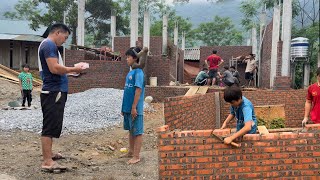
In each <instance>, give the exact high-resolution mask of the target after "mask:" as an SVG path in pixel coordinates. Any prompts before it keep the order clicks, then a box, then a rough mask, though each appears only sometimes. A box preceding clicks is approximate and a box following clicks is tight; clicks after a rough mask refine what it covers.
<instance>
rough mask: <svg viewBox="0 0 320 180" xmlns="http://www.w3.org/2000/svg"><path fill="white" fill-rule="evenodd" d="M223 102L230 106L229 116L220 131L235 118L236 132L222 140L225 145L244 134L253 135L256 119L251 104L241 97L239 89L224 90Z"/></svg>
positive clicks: (234, 87) (232, 87) (255, 128)
mask: <svg viewBox="0 0 320 180" xmlns="http://www.w3.org/2000/svg"><path fill="white" fill-rule="evenodd" d="M224 100H225V101H226V102H228V103H230V104H231V107H230V114H229V115H228V117H227V119H226V120H225V121H224V123H223V125H222V126H221V129H224V128H225V127H226V126H227V124H228V123H229V122H230V121H231V120H232V119H233V118H234V117H236V119H237V132H236V133H235V134H233V135H231V136H230V137H227V138H225V139H224V143H225V144H230V143H231V142H232V141H233V140H235V139H236V138H238V137H241V136H243V135H245V134H255V133H256V131H257V119H256V115H255V113H254V108H253V105H252V103H251V102H250V101H249V100H248V99H247V98H246V97H244V96H242V92H241V89H240V88H239V87H236V86H231V87H228V88H226V89H225V90H224Z"/></svg>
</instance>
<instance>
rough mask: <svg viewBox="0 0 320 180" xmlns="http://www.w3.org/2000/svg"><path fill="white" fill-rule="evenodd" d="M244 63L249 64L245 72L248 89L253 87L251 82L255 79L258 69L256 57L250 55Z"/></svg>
mask: <svg viewBox="0 0 320 180" xmlns="http://www.w3.org/2000/svg"><path fill="white" fill-rule="evenodd" d="M243 62H244V63H247V66H246V70H245V79H246V80H247V87H250V86H251V82H252V81H253V79H254V72H255V69H256V62H257V60H255V55H254V54H249V56H247V57H246V58H245V59H244V60H243Z"/></svg>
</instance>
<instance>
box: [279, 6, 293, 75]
mask: <svg viewBox="0 0 320 180" xmlns="http://www.w3.org/2000/svg"><path fill="white" fill-rule="evenodd" d="M282 24H283V26H282V28H283V31H282V32H283V33H282V34H283V35H282V37H283V38H282V41H283V46H282V68H281V75H282V76H289V75H290V45H291V44H290V43H291V27H292V0H285V1H283V15H282Z"/></svg>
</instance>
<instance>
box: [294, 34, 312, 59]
mask: <svg viewBox="0 0 320 180" xmlns="http://www.w3.org/2000/svg"><path fill="white" fill-rule="evenodd" d="M308 49H309V39H308V38H304V37H297V38H294V39H292V40H291V57H293V58H307V57H308Z"/></svg>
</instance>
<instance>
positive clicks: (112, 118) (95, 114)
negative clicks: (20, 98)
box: [0, 88, 123, 133]
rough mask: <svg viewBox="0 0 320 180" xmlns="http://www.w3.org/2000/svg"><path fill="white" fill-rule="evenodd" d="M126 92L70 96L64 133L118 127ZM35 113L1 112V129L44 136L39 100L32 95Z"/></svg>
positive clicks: (103, 91) (96, 91)
mask: <svg viewBox="0 0 320 180" xmlns="http://www.w3.org/2000/svg"><path fill="white" fill-rule="evenodd" d="M122 96H123V90H119V89H106V88H98V89H90V90H87V91H85V92H81V93H76V94H70V95H68V100H67V104H66V108H65V113H64V124H63V133H78V132H89V131H94V130H96V129H101V128H106V127H109V126H113V125H117V124H119V123H120V122H122V121H123V118H122V116H121V112H120V111H121V104H122ZM32 104H33V105H35V107H38V108H37V109H32V110H0V129H2V130H14V129H19V130H25V131H32V132H41V127H42V112H41V108H40V107H41V106H40V98H39V97H35V96H34V95H33V101H32Z"/></svg>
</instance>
